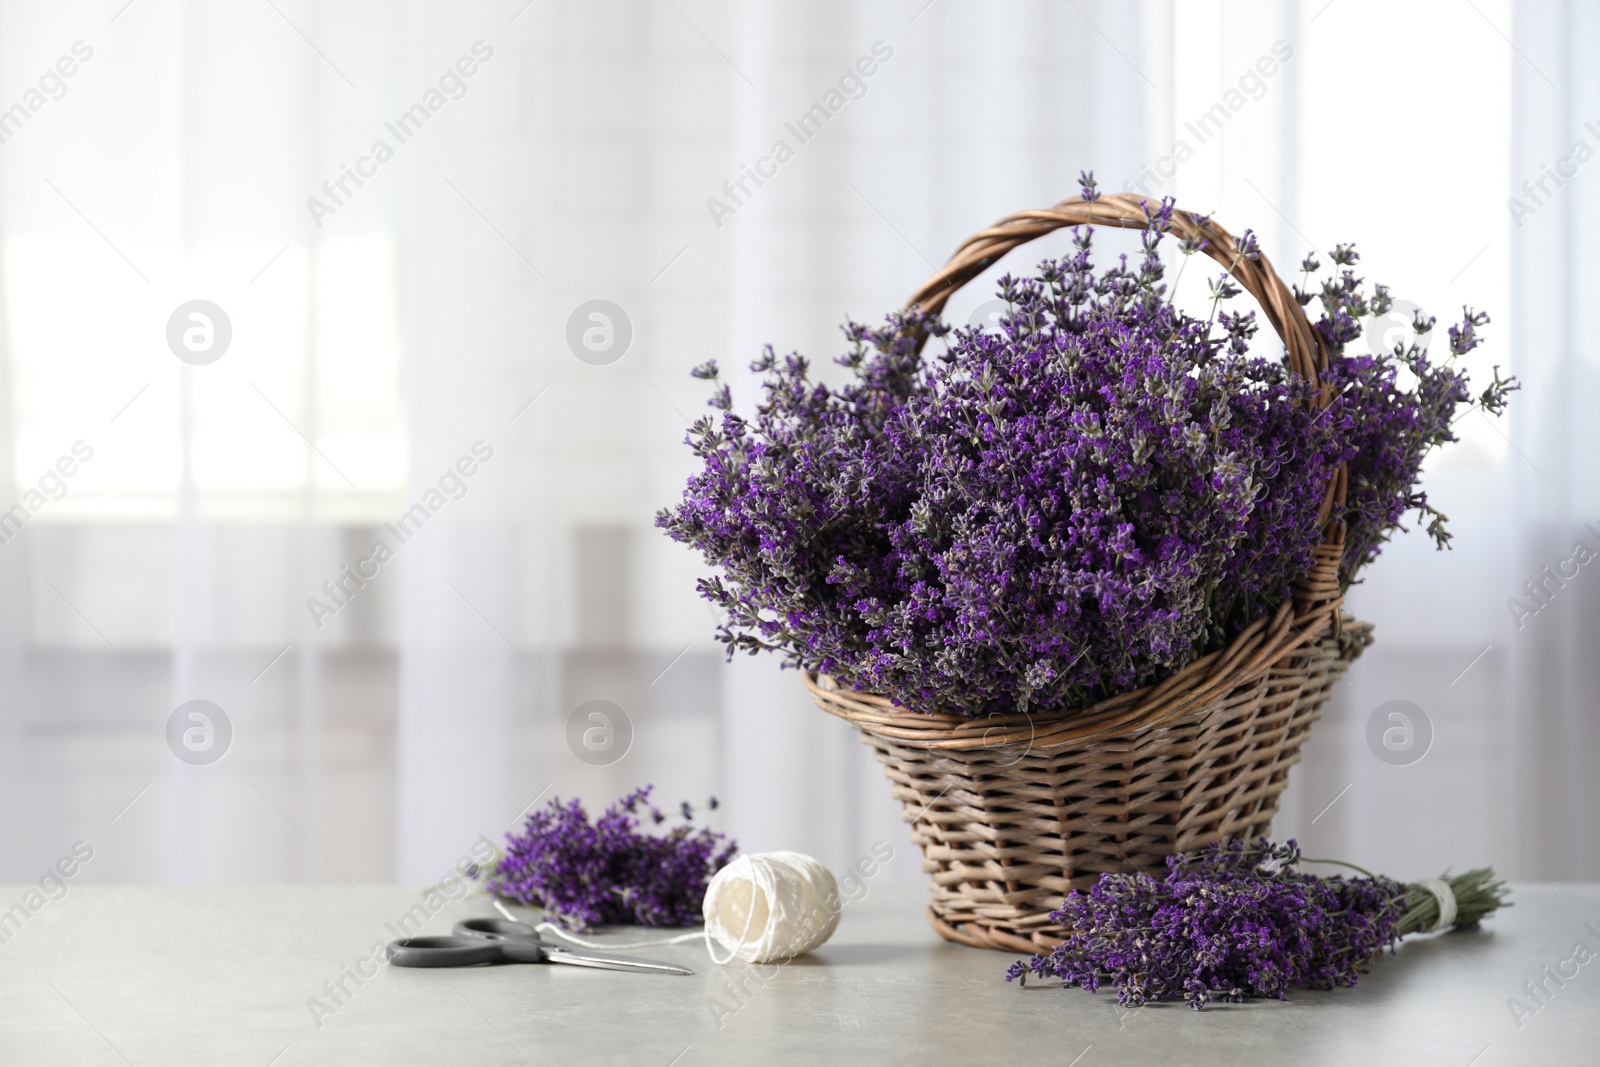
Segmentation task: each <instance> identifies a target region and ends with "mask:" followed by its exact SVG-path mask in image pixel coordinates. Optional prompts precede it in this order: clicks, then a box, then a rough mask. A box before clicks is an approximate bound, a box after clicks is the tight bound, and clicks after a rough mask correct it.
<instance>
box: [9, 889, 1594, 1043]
mask: <svg viewBox="0 0 1600 1067" xmlns="http://www.w3.org/2000/svg"><path fill="white" fill-rule="evenodd" d="M27 890H28V887H0V908H4V907H6V906H9V904H10V903H11V902H13V901H21V900H23V899H24V895H25V893H26V892H27ZM37 899H38V898H35V902H36V903H37ZM420 899H421V895H420V893H419V891H418V890H416V889H406V888H397V887H392V886H374V887H360V888H350V887H338V888H334V887H322V886H315V887H312V886H306V887H211V888H174V887H153V886H144V887H101V886H75V887H72V888H71V889H70V891H69V892H68V894H67V896H66V897H64V898H62V899H59V900H47V901H44V903H43V905H42V906H40V907H38V910H37V911H36V912H34V913H32V914H31V915H30V916H29V917H28V919H27V921H26V922H25V923H24V924H23V925H22V928H21V929H20V930H17V931H15V932H12V929H11V927H10V926H6V927H3V928H0V933H4V934H5V935H8V940H6V941H5V943H4V944H0V998H3V1003H4V1008H3V1009H0V1063H5V1064H8V1065H9V1064H19V1065H32V1064H52V1065H54V1064H108V1065H128V1064H131V1065H134V1067H143V1065H145V1064H152V1065H155V1064H160V1065H163V1067H170V1065H181V1064H191V1063H193V1064H207V1065H214V1064H228V1065H244V1067H269V1065H271V1067H297V1065H303V1064H365V1063H384V1064H411V1063H416V1064H438V1063H446V1062H449V1063H457V1064H471V1065H473V1067H488V1065H494V1064H540V1065H542V1064H547V1063H548V1064H587V1063H626V1064H630V1065H644V1067H688V1065H691V1064H738V1065H740V1067H749V1065H753V1064H765V1063H798V1064H827V1065H829V1067H838V1065H841V1064H853V1063H871V1064H877V1065H883V1064H915V1065H924V1067H944V1065H946V1064H949V1065H956V1064H963V1065H965V1064H979V1063H998V1062H1008V1063H1012V1064H1019V1065H1020V1064H1025V1063H1026V1064H1040V1065H1043V1064H1061V1065H1069V1064H1070V1065H1076V1067H1095V1065H1097V1064H1109V1063H1115V1064H1162V1065H1163V1067H1168V1065H1174V1064H1209V1063H1217V1064H1263V1065H1265V1064H1271V1065H1283V1064H1301V1063H1305V1064H1319V1065H1343V1064H1352V1065H1361V1067H1368V1065H1373V1064H1389V1063H1397V1064H1398V1063H1405V1064H1448V1065H1453V1067H1468V1065H1469V1064H1470V1065H1471V1067H1493V1065H1498V1064H1522V1063H1541V1064H1593V1063H1596V1062H1600V1047H1597V1039H1600V963H1592V962H1590V960H1591V958H1592V956H1593V953H1594V952H1600V934H1597V933H1596V931H1597V930H1600V886H1596V885H1562V886H1560V887H1555V886H1550V885H1520V886H1517V887H1516V895H1515V900H1516V906H1515V907H1514V908H1512V909H1511V910H1509V911H1507V912H1504V913H1502V914H1501V915H1500V916H1499V917H1497V918H1496V919H1494V920H1493V921H1492V922H1491V924H1490V925H1489V926H1487V927H1486V928H1485V929H1484V930H1483V931H1481V932H1478V933H1452V934H1447V935H1441V936H1436V937H1417V938H1415V939H1413V940H1411V941H1408V942H1407V943H1406V944H1404V945H1403V946H1401V948H1400V951H1399V953H1398V954H1397V955H1396V956H1394V957H1385V958H1384V959H1383V960H1382V961H1381V962H1379V963H1378V965H1377V966H1376V967H1374V969H1373V970H1372V972H1371V973H1370V974H1369V975H1367V976H1365V977H1363V978H1362V979H1361V983H1360V985H1359V986H1357V987H1355V988H1353V989H1339V990H1334V991H1331V992H1325V991H1301V992H1297V993H1296V994H1295V996H1294V999H1293V1001H1292V1002H1290V1003H1283V1002H1278V1001H1253V1002H1250V1003H1247V1004H1243V1005H1218V1006H1213V1007H1211V1008H1208V1009H1207V1010H1206V1011H1204V1012H1199V1013H1197V1012H1193V1011H1190V1010H1188V1009H1187V1008H1185V1007H1183V1006H1182V1005H1181V1004H1176V1005H1154V1006H1150V1007H1146V1008H1143V1009H1139V1010H1124V1009H1121V1008H1119V1007H1118V1006H1117V1002H1116V997H1115V995H1108V994H1106V993H1104V992H1102V993H1100V994H1098V995H1091V994H1089V993H1086V992H1084V991H1082V990H1079V989H1061V988H1059V987H1038V986H1029V987H1028V988H1026V989H1022V988H1019V987H1017V986H1016V985H1015V984H1007V983H1006V982H1005V981H1004V980H1003V975H1004V973H1005V969H1006V966H1007V964H1009V963H1010V962H1011V960H1012V959H1013V958H1014V957H1012V956H1011V955H1008V954H1003V953H998V952H988V951H982V950H978V949H970V948H964V947H961V946H959V945H950V944H946V943H944V942H942V941H940V940H939V939H938V938H937V937H936V936H935V935H934V934H933V932H932V931H931V930H930V929H929V928H928V927H927V925H926V924H925V923H924V921H923V918H922V903H923V900H924V891H923V890H921V889H919V888H915V887H896V886H873V887H871V889H870V891H869V893H868V895H867V896H866V897H865V898H864V899H863V900H861V901H859V902H856V903H852V904H850V905H848V906H846V908H845V909H844V914H843V916H842V918H841V921H840V924H839V929H838V932H837V933H836V934H835V935H834V937H833V939H832V940H831V941H829V942H828V943H827V944H826V945H824V946H823V947H822V948H821V949H819V950H817V951H816V952H815V953H812V954H811V955H809V956H806V957H802V958H800V959H798V960H795V961H792V962H791V963H789V964H787V965H785V966H782V967H779V968H776V969H772V968H763V969H761V972H758V971H757V970H756V969H754V968H751V967H750V966H749V965H747V964H743V963H737V964H735V965H733V966H730V967H717V966H715V965H713V964H712V963H710V962H709V960H707V958H706V952H705V948H704V947H703V945H700V944H687V945H676V946H670V947H661V948H652V949H648V950H642V949H641V950H637V951H636V954H637V955H642V956H653V957H656V958H659V959H665V960H671V961H673V962H677V963H681V964H684V965H686V966H689V967H692V968H694V970H695V974H694V975H693V976H692V977H670V976H656V975H634V974H623V973H617V972H608V971H596V970H588V969H584V968H580V967H564V966H528V965H516V966H509V965H508V966H498V967H476V968H462V969H453V970H407V969H401V968H395V967H388V966H380V967H377V968H376V974H375V975H374V976H373V977H371V978H367V979H362V980H361V982H360V983H359V984H357V982H356V980H355V979H353V978H351V977H346V975H349V974H353V973H355V971H356V970H359V969H361V968H363V967H365V968H366V969H371V968H370V967H367V965H366V964H364V963H363V962H362V961H365V960H367V959H368V957H369V955H370V953H371V952H372V949H373V947H374V945H375V944H376V943H379V942H383V941H386V940H388V939H389V938H390V937H392V936H394V935H393V934H392V933H391V932H390V930H389V929H388V928H387V925H388V924H392V923H394V922H396V920H398V919H399V917H400V916H402V915H403V914H405V913H406V912H407V911H409V910H410V909H412V908H413V907H414V906H416V905H418V903H419V900H420ZM434 900H435V903H438V902H439V898H437V897H435V898H434ZM492 914H494V912H493V911H492V909H491V908H490V906H489V903H488V901H487V900H486V899H485V898H483V897H482V896H477V895H475V896H472V897H468V898H467V899H465V900H463V901H460V902H457V903H446V904H444V906H443V907H441V908H440V909H439V910H438V911H437V913H435V914H432V915H431V917H430V918H429V921H428V923H427V930H426V932H428V933H448V932H449V927H450V925H451V924H452V923H453V922H454V921H456V920H457V919H460V918H465V917H468V916H474V915H492ZM1590 923H1592V924H1593V925H1592V926H1591V925H1588V924H1590ZM649 933H652V932H646V933H645V934H641V933H640V932H639V931H633V930H624V931H615V932H611V933H609V934H608V935H607V936H608V938H609V939H611V940H625V939H629V938H635V937H640V936H648V934H649ZM1580 942H1581V943H1583V944H1584V945H1585V946H1586V948H1587V949H1588V950H1593V951H1591V952H1580V953H1575V951H1574V950H1575V946H1576V945H1577V944H1578V943H1580ZM358 964H360V965H361V966H360V967H358ZM1546 967H1548V968H1550V970H1549V971H1548V972H1546V971H1545V968H1546ZM762 972H764V973H765V975H766V976H765V977H762V976H761V973H762ZM1562 972H1565V975H1566V976H1565V977H1563V975H1562ZM1574 972H1576V973H1574ZM341 979H342V980H343V986H344V991H343V992H340V991H339V989H338V986H337V984H336V983H338V982H339V981H340V980H341ZM1540 982H1542V983H1543V992H1541V993H1540V999H1539V1000H1535V999H1534V998H1533V997H1532V996H1530V995H1529V993H1528V990H1527V988H1525V986H1524V983H1533V984H1534V986H1535V987H1537V985H1538V984H1539V983H1540ZM324 983H328V986H327V988H326V989H325V987H324ZM329 990H332V992H333V994H335V996H336V997H337V999H335V996H330V994H329ZM313 998H317V1000H318V1001H320V1003H321V1005H322V1008H321V1010H314V1009H316V1002H314V1001H313ZM1512 998H1520V1002H1521V1003H1522V1004H1524V1005H1525V1007H1526V1010H1525V1011H1523V1012H1521V1013H1520V1017H1519V1014H1518V1013H1513V1011H1512V1004H1513V1003H1514V1002H1513V999H1512Z"/></svg>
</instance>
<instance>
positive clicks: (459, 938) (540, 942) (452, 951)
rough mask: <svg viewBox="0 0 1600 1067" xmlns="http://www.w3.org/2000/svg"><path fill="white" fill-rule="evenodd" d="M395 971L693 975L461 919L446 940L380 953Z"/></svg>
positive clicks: (518, 928) (418, 941) (410, 941)
mask: <svg viewBox="0 0 1600 1067" xmlns="http://www.w3.org/2000/svg"><path fill="white" fill-rule="evenodd" d="M384 953H385V955H386V956H387V957H388V959H389V962H390V963H391V964H393V965H394V966H396V967H471V966H473V965H475V964H479V963H571V964H575V965H576V966H579V967H599V968H601V969H602V970H607V971H637V972H640V973H644V974H693V973H694V972H693V971H691V970H689V969H688V968H687V967H679V966H678V965H677V964H673V963H661V962H658V961H656V960H642V959H639V958H638V957H637V956H612V955H608V954H604V953H598V952H590V951H589V950H587V949H582V950H578V949H570V948H567V947H565V946H563V945H557V944H555V943H554V942H551V941H546V940H545V939H544V938H542V937H540V936H539V932H538V931H537V930H535V929H534V928H533V927H531V926H529V925H528V924H527V923H521V922H514V921H512V920H510V919H463V920H461V921H460V922H458V923H456V924H455V926H454V927H453V928H452V929H451V931H450V936H449V937H403V938H401V939H400V940H398V941H391V942H389V947H388V948H387V949H385V950H384Z"/></svg>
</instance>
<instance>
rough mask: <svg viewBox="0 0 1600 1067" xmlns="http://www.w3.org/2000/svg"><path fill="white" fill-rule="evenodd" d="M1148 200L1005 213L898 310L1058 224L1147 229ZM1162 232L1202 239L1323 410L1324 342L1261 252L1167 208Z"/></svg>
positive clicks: (1322, 516) (1326, 506) (1336, 491)
mask: <svg viewBox="0 0 1600 1067" xmlns="http://www.w3.org/2000/svg"><path fill="white" fill-rule="evenodd" d="M1148 202H1149V201H1148V198H1147V197H1142V196H1135V195H1134V194H1132V193H1106V194H1104V195H1102V196H1101V197H1100V198H1099V199H1097V200H1093V201H1089V200H1084V199H1083V198H1082V197H1076V198H1069V199H1066V200H1063V201H1061V202H1060V203H1059V204H1057V205H1055V206H1054V207H1050V208H1042V209H1037V210H1033V211H1019V212H1017V213H1016V214H1014V215H1007V216H1006V217H1005V218H1003V219H1001V220H1000V221H999V222H997V223H995V224H994V225H993V226H990V227H989V228H987V229H984V230H979V231H978V232H977V233H975V234H973V235H972V236H971V237H968V238H967V239H966V240H965V241H963V242H961V245H960V247H958V248H957V249H956V250H955V252H954V253H953V254H952V255H951V256H950V261H949V262H948V263H946V264H945V265H944V266H943V267H942V268H940V270H939V271H938V273H936V274H935V275H934V276H933V277H931V278H929V279H928V280H927V281H925V282H923V283H922V285H921V287H920V288H918V289H917V291H916V292H914V293H912V294H911V299H910V300H908V301H906V307H907V309H908V310H909V309H912V308H915V309H917V310H920V311H921V312H923V313H924V314H927V315H938V314H939V313H940V312H941V311H943V310H944V306H945V303H946V302H947V301H949V299H950V297H951V296H953V295H955V293H956V291H957V290H959V289H960V288H961V287H962V286H963V285H965V284H967V283H968V282H969V281H971V280H972V279H973V278H976V277H977V276H978V275H980V274H982V273H983V272H984V271H985V270H987V269H988V268H989V267H990V266H991V265H993V264H994V263H995V262H996V261H997V260H999V259H1000V258H1001V257H1002V256H1004V255H1005V254H1006V253H1007V252H1010V251H1011V250H1012V249H1013V248H1016V247H1018V246H1019V245H1024V244H1027V243H1028V242H1029V241H1032V240H1033V239H1035V238H1037V237H1043V236H1044V235H1045V234H1047V233H1050V232H1052V231H1054V230H1059V229H1061V228H1062V227H1063V226H1085V225H1092V226H1114V227H1117V228H1118V229H1124V230H1143V229H1148V228H1149V225H1150V219H1149V218H1148V217H1147V216H1146V214H1145V205H1146V204H1147V203H1148ZM1170 230H1171V232H1172V233H1173V234H1175V235H1177V236H1178V237H1180V238H1182V237H1192V238H1196V239H1199V240H1202V241H1204V242H1205V245H1204V250H1205V252H1206V254H1207V255H1209V256H1210V257H1211V258H1212V259H1214V260H1216V261H1217V262H1218V263H1220V264H1222V265H1223V267H1225V268H1226V269H1227V270H1228V272H1229V273H1230V274H1232V275H1233V277H1234V280H1236V281H1237V282H1238V283H1239V284H1240V285H1241V286H1242V287H1243V288H1244V290H1245V291H1246V292H1248V293H1249V294H1250V295H1251V296H1253V297H1255V298H1256V302H1257V303H1258V304H1260V305H1261V309H1262V311H1264V312H1265V313H1266V316H1267V321H1268V322H1269V323H1271V324H1272V328H1273V330H1275V331H1276V332H1277V334H1278V337H1279V338H1281V339H1282V341H1283V347H1284V350H1285V351H1286V353H1287V362H1288V365H1289V369H1290V370H1292V371H1294V372H1295V373H1297V374H1300V375H1302V376H1303V377H1306V378H1309V379H1311V380H1312V381H1313V382H1316V383H1317V384H1318V385H1319V386H1321V388H1319V389H1318V391H1317V406H1318V407H1319V408H1326V407H1327V406H1328V405H1329V404H1330V403H1331V402H1332V400H1333V396H1332V393H1331V391H1330V390H1329V389H1328V388H1327V386H1326V385H1325V384H1324V383H1323V381H1322V371H1324V370H1326V369H1327V367H1328V348H1327V345H1326V344H1325V343H1324V342H1323V340H1322V336H1321V335H1320V334H1319V333H1317V331H1316V330H1315V329H1313V328H1312V326H1311V321H1310V320H1309V319H1307V318H1306V313H1305V309H1303V308H1302V307H1301V306H1300V302H1299V301H1298V300H1296V299H1295V298H1294V293H1293V292H1291V291H1290V289H1289V287H1288V286H1286V285H1284V284H1283V281H1282V279H1280V278H1279V277H1278V274H1277V272H1276V271H1274V270H1273V269H1272V264H1271V262H1270V261H1269V260H1268V259H1267V256H1266V253H1264V252H1263V253H1261V254H1260V256H1259V257H1258V258H1256V259H1246V258H1245V257H1244V256H1243V255H1241V254H1240V252H1239V249H1238V246H1237V244H1236V243H1235V241H1234V238H1233V235H1232V234H1230V233H1229V232H1228V231H1227V230H1225V229H1223V228H1222V227H1221V226H1218V225H1217V224H1216V223H1215V222H1212V221H1211V220H1210V219H1202V217H1201V216H1199V215H1196V214H1194V213H1193V212H1189V211H1184V210H1182V209H1174V210H1173V212H1172V219H1171V227H1170ZM1348 481H1349V476H1348V474H1347V473H1346V470H1345V465H1344V464H1342V463H1341V464H1340V465H1339V466H1338V468H1337V469H1336V470H1334V471H1333V473H1332V475H1331V476H1330V478H1329V483H1328V489H1327V492H1326V493H1324V494H1323V502H1322V509H1321V511H1320V512H1319V514H1318V517H1317V524H1318V526H1319V527H1320V528H1321V530H1322V534H1323V545H1324V546H1327V547H1339V546H1342V545H1343V543H1344V523H1343V521H1342V520H1341V519H1340V518H1338V516H1339V515H1342V514H1343V512H1344V503H1345V489H1346V486H1347V483H1348ZM1319 555H1332V556H1333V559H1335V560H1337V558H1338V557H1337V555H1333V554H1332V553H1321V554H1319ZM1335 566H1337V564H1335ZM1325 584H1326V583H1325V581H1323V582H1319V583H1318V585H1319V586H1325ZM1317 599H1322V598H1321V597H1318V598H1317Z"/></svg>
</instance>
